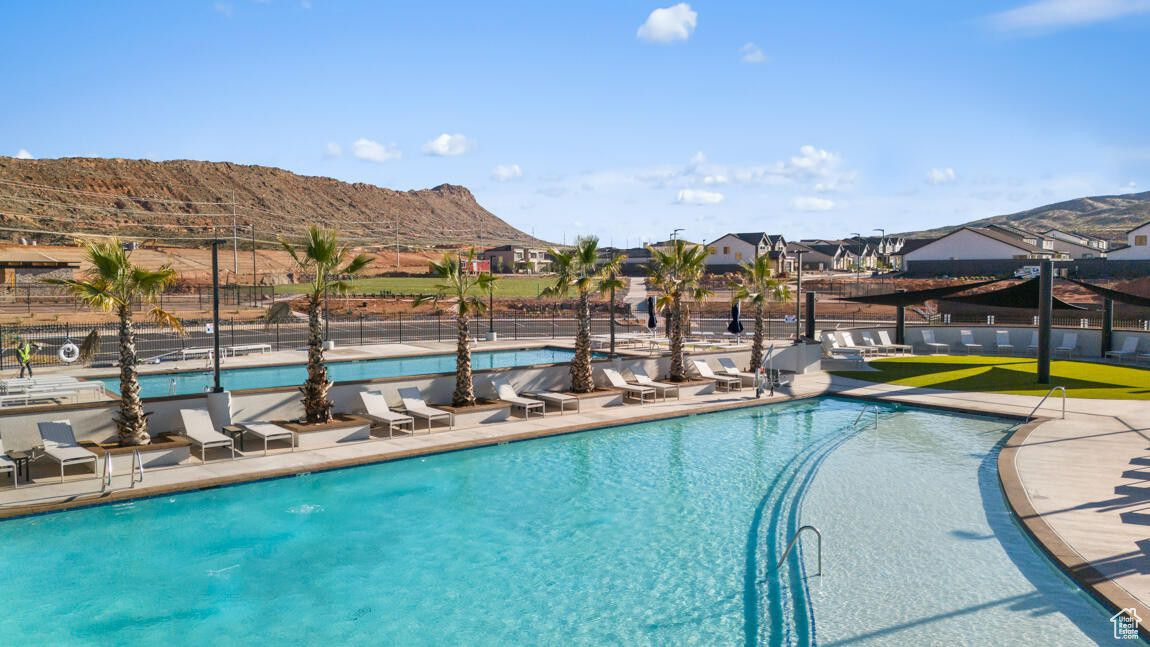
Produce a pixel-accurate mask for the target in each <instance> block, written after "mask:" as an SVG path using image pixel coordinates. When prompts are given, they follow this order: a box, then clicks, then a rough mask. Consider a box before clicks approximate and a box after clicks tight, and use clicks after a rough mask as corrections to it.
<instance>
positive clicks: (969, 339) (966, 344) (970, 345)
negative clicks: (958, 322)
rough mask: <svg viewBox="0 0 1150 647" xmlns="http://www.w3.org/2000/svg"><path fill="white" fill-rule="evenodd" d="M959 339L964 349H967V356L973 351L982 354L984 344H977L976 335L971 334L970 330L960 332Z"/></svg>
mask: <svg viewBox="0 0 1150 647" xmlns="http://www.w3.org/2000/svg"><path fill="white" fill-rule="evenodd" d="M958 339H959V343H961V344H962V347H963V348H965V349H966V354H967V355H969V354H970V351H972V350H977V351H980V352H981V351H982V344H978V343H975V341H974V333H972V332H970V331H969V330H960V331H958Z"/></svg>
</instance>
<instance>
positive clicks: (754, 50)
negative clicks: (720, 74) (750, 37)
mask: <svg viewBox="0 0 1150 647" xmlns="http://www.w3.org/2000/svg"><path fill="white" fill-rule="evenodd" d="M739 54H740V55H741V56H740V59H741V60H742V61H743V62H744V63H765V62H766V61H767V55H766V54H764V53H763V50H762V49H761V48H759V46H758V45H756V44H754V43H747V44H746V45H743V46H742V47H740V48H739Z"/></svg>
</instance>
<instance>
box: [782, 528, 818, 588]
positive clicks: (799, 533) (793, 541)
mask: <svg viewBox="0 0 1150 647" xmlns="http://www.w3.org/2000/svg"><path fill="white" fill-rule="evenodd" d="M804 530H810V531H811V532H813V533H815V537H816V538H817V539H818V544H817V546H818V549H817V550H818V558H819V559H818V570H816V571H815V576H819V575H822V574H823V533H822V532H820V531H819V529H818V528H815V527H814V526H799V529H798V530H796V531H795V534H794V535H792V536H791V541H790V543H789V544H787V548H786V550H784V551H783V556H782V557H781V558H780V559H779V563H778V565H776V566H775V569H776V570H778V569H780V568H782V567H783V564H784V563H786V561H787V556H788V555H790V554H791V550H792V549H793V548H794V547H795V544H796V543H797V542H798V541H799V537H802V535H803V531H804Z"/></svg>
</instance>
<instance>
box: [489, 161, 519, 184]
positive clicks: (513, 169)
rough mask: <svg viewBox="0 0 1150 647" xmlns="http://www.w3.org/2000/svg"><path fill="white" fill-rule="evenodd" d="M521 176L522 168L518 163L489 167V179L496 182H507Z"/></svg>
mask: <svg viewBox="0 0 1150 647" xmlns="http://www.w3.org/2000/svg"><path fill="white" fill-rule="evenodd" d="M521 177H523V169H521V168H519V165H518V164H500V165H498V166H496V167H495V168H493V169H491V179H492V180H495V181H496V182H509V181H511V180H516V179H519V178H521Z"/></svg>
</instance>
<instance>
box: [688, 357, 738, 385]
mask: <svg viewBox="0 0 1150 647" xmlns="http://www.w3.org/2000/svg"><path fill="white" fill-rule="evenodd" d="M691 365H692V366H694V367H695V372H696V373H698V374H699V377H701V378H704V379H707V380H711V381H712V382H714V383H715V388H718V387H720V386H721V387H723V390H724V391H730V390H731V389H732V388H734V389H735V390H736V391H738V390H741V389H742V388H743V380H741V379H739V378H737V377H731V376H730V375H716V374H715V372H714V371H713V370H711V366H710V365H709V364H707V362H705V361H704V360H701V359H693V360H691Z"/></svg>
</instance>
